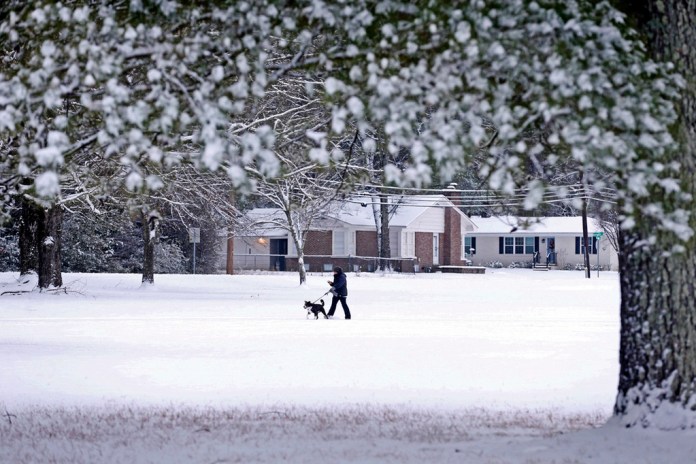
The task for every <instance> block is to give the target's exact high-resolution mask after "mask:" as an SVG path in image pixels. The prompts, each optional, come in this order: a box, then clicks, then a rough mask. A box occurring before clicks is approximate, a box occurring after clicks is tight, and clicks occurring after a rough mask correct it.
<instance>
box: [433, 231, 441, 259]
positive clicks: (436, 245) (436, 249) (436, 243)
mask: <svg viewBox="0 0 696 464" xmlns="http://www.w3.org/2000/svg"><path fill="white" fill-rule="evenodd" d="M433 264H440V235H439V234H433Z"/></svg>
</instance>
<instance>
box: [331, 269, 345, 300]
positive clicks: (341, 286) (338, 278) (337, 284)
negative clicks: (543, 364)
mask: <svg viewBox="0 0 696 464" xmlns="http://www.w3.org/2000/svg"><path fill="white" fill-rule="evenodd" d="M333 287H334V289H335V290H336V293H338V296H348V282H347V279H346V275H345V274H344V273H343V272H339V273H338V274H336V275H335V276H334V280H333Z"/></svg>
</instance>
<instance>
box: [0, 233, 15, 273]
mask: <svg viewBox="0 0 696 464" xmlns="http://www.w3.org/2000/svg"><path fill="white" fill-rule="evenodd" d="M17 270H19V243H18V240H17V236H16V235H5V234H2V233H0V272H6V271H17Z"/></svg>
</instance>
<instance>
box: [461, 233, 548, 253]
mask: <svg viewBox="0 0 696 464" xmlns="http://www.w3.org/2000/svg"><path fill="white" fill-rule="evenodd" d="M474 248H476V247H475V246H474ZM537 248H538V238H537V237H500V246H499V250H498V252H499V253H500V254H502V255H524V254H528V255H533V254H534V252H535V251H537Z"/></svg>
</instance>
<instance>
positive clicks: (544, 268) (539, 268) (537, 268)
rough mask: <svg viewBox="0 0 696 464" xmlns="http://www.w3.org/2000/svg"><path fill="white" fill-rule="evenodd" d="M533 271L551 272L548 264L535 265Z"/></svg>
mask: <svg viewBox="0 0 696 464" xmlns="http://www.w3.org/2000/svg"><path fill="white" fill-rule="evenodd" d="M532 269H534V270H535V271H548V270H549V265H548V264H535V265H534V266H533V267H532Z"/></svg>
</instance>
